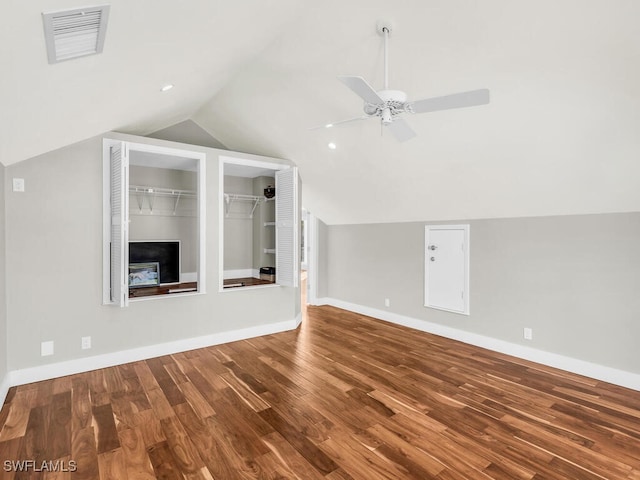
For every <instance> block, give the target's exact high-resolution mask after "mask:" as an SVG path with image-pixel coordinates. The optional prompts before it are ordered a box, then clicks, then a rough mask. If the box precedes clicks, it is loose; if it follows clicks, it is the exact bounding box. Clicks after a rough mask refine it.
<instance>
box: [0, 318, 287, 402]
mask: <svg viewBox="0 0 640 480" xmlns="http://www.w3.org/2000/svg"><path fill="white" fill-rule="evenodd" d="M296 328H297V325H296ZM10 388H11V372H7V374H6V375H5V376H4V378H3V379H2V382H0V410H2V405H4V401H5V400H6V399H7V394H8V393H9V389H10Z"/></svg>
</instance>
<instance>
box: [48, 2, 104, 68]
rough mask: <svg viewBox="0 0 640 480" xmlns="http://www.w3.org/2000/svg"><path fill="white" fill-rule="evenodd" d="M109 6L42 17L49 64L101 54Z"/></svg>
mask: <svg viewBox="0 0 640 480" xmlns="http://www.w3.org/2000/svg"><path fill="white" fill-rule="evenodd" d="M108 18H109V5H101V6H97V7H85V8H75V9H73V10H64V11H60V12H49V13H43V14H42V20H43V21H44V37H45V40H46V42H47V55H48V57H49V63H58V62H61V61H63V60H69V59H71V58H76V57H83V56H85V55H92V54H94V53H101V52H102V48H103V46H104V36H105V33H106V31H107V19H108Z"/></svg>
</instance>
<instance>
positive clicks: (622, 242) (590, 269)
mask: <svg viewBox="0 0 640 480" xmlns="http://www.w3.org/2000/svg"><path fill="white" fill-rule="evenodd" d="M446 223H469V224H470V225H471V242H470V243H471V250H470V256H471V286H470V294H471V297H470V308H471V315H470V316H464V315H457V314H454V313H447V312H443V311H438V310H434V309H430V308H425V307H424V306H423V305H424V298H423V297H424V293H423V292H424V226H425V223H423V222H417V223H399V224H371V225H344V226H330V227H328V231H327V252H326V255H325V254H324V253H322V252H321V255H322V256H324V257H325V260H326V263H327V273H326V280H325V281H326V284H325V283H324V282H321V283H320V285H319V287H320V290H321V291H322V289H323V288H324V287H323V285H326V288H327V293H326V295H327V296H328V297H330V298H335V299H339V300H343V301H347V302H351V303H354V304H358V305H364V306H368V307H372V308H377V309H380V310H388V311H391V312H395V313H397V314H401V315H405V316H408V317H412V318H416V319H421V320H425V321H429V322H434V323H438V324H442V325H446V326H448V327H452V328H456V329H460V330H463V331H468V332H473V333H476V334H480V335H485V336H488V337H492V338H496V339H500V340H504V341H507V342H512V343H515V344H522V345H526V346H528V347H532V348H536V349H539V350H543V351H548V352H553V353H556V354H560V355H564V356H568V357H572V358H576V359H580V360H585V361H589V362H593V363H596V364H600V365H603V366H608V367H612V368H617V369H620V370H625V371H629V372H634V373H640V356H639V355H638V346H637V340H638V338H640V321H639V316H638V315H639V312H640V295H639V294H638V292H640V248H638V245H639V242H638V239H640V213H629V214H607V215H584V216H565V217H539V218H516V219H497V220H477V221H470V222H464V221H454V222H446ZM321 263H322V262H321ZM321 273H322V272H321ZM385 298H389V299H390V301H391V306H390V307H389V308H386V307H384V299H385ZM524 327H530V328H532V329H533V340H532V341H525V340H523V328H524Z"/></svg>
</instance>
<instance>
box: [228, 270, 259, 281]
mask: <svg viewBox="0 0 640 480" xmlns="http://www.w3.org/2000/svg"><path fill="white" fill-rule="evenodd" d="M257 276H258V269H253V268H243V269H240V270H225V271H224V274H223V278H224V279H225V280H228V279H230V278H253V277H257Z"/></svg>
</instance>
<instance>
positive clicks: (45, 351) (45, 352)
mask: <svg viewBox="0 0 640 480" xmlns="http://www.w3.org/2000/svg"><path fill="white" fill-rule="evenodd" d="M40 355H41V356H43V357H47V356H49V355H53V341H49V342H42V343H41V344H40Z"/></svg>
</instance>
